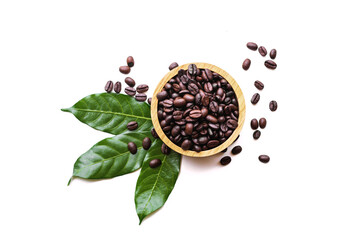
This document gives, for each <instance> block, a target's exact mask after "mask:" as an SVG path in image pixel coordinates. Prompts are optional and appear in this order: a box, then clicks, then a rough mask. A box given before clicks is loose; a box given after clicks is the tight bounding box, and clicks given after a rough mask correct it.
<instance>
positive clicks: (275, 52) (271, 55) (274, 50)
mask: <svg viewBox="0 0 360 240" xmlns="http://www.w3.org/2000/svg"><path fill="white" fill-rule="evenodd" d="M276 54H277V51H276V49H271V51H270V58H271V59H275V58H276Z"/></svg>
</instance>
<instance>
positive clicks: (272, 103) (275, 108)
mask: <svg viewBox="0 0 360 240" xmlns="http://www.w3.org/2000/svg"><path fill="white" fill-rule="evenodd" d="M269 108H270V110H271V111H272V112H275V111H276V110H277V108H278V104H277V102H276V101H275V100H272V101H271V102H270V103H269Z"/></svg>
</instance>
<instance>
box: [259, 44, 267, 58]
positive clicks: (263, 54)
mask: <svg viewBox="0 0 360 240" xmlns="http://www.w3.org/2000/svg"><path fill="white" fill-rule="evenodd" d="M259 53H260V55H261V56H263V57H265V56H266V54H267V50H266V48H265V47H263V46H261V47H259Z"/></svg>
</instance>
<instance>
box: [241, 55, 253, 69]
mask: <svg viewBox="0 0 360 240" xmlns="http://www.w3.org/2000/svg"><path fill="white" fill-rule="evenodd" d="M250 65H251V60H250V59H248V58H247V59H245V60H244V62H243V64H242V68H243V69H244V70H245V71H247V70H248V69H249V68H250Z"/></svg>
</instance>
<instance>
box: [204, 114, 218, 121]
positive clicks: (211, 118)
mask: <svg viewBox="0 0 360 240" xmlns="http://www.w3.org/2000/svg"><path fill="white" fill-rule="evenodd" d="M205 119H206V120H208V121H209V122H211V123H218V120H217V118H216V117H214V116H213V115H210V114H209V115H207V116H206V118H205Z"/></svg>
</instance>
